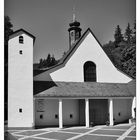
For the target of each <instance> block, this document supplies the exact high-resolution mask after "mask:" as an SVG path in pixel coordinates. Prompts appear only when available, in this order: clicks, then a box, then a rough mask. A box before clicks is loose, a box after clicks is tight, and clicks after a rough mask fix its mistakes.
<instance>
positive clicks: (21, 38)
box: [19, 36, 24, 44]
mask: <svg viewBox="0 0 140 140" xmlns="http://www.w3.org/2000/svg"><path fill="white" fill-rule="evenodd" d="M23 41H24V40H23V36H19V43H21V44H23Z"/></svg>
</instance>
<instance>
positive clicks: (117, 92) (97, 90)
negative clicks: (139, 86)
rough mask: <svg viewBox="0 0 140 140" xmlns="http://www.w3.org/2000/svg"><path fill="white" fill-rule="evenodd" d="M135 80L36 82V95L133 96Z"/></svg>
mask: <svg viewBox="0 0 140 140" xmlns="http://www.w3.org/2000/svg"><path fill="white" fill-rule="evenodd" d="M135 86H136V83H135V81H133V82H129V83H127V84H122V83H96V82H53V81H51V82H49V81H48V82H46V81H36V82H34V97H133V96H136V87H135Z"/></svg>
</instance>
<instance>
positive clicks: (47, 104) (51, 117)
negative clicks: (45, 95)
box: [35, 99, 79, 126]
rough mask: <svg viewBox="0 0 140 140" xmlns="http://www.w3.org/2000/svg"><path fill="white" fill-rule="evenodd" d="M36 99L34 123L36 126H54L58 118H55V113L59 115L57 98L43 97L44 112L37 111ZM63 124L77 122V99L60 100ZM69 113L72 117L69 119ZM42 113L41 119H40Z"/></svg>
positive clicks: (57, 122)
mask: <svg viewBox="0 0 140 140" xmlns="http://www.w3.org/2000/svg"><path fill="white" fill-rule="evenodd" d="M37 102H38V101H37V99H36V101H35V125H36V126H53V125H54V126H56V125H59V119H56V118H55V114H57V115H59V112H58V110H59V100H58V99H45V101H44V112H38V111H37V110H38V109H37V108H38V107H37V106H38V104H37ZM62 112H63V125H75V124H78V123H79V102H78V100H74V99H73V100H71V99H69V100H67V99H64V100H62ZM70 114H73V118H72V119H70ZM40 115H43V119H40Z"/></svg>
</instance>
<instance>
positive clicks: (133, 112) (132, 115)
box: [131, 97, 136, 119]
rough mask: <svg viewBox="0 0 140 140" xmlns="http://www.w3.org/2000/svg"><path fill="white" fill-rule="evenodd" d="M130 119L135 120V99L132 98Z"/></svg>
mask: <svg viewBox="0 0 140 140" xmlns="http://www.w3.org/2000/svg"><path fill="white" fill-rule="evenodd" d="M131 112H132V113H131V117H132V118H133V119H134V118H136V97H133V98H132V107H131Z"/></svg>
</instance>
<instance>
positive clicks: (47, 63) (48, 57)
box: [45, 54, 51, 67]
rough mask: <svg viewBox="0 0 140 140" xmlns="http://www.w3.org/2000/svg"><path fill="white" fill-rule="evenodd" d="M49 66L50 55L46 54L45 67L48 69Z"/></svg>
mask: <svg viewBox="0 0 140 140" xmlns="http://www.w3.org/2000/svg"><path fill="white" fill-rule="evenodd" d="M50 65H51V55H50V54H48V56H47V59H46V63H45V66H46V67H50Z"/></svg>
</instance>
